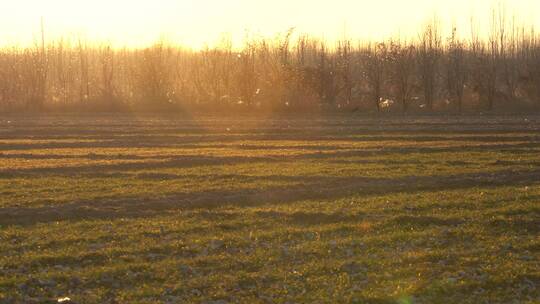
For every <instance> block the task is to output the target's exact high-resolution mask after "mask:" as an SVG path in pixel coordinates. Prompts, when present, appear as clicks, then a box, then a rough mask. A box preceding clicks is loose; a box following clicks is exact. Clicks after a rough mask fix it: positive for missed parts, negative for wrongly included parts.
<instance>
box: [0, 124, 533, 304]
mask: <svg viewBox="0 0 540 304" xmlns="http://www.w3.org/2000/svg"><path fill="white" fill-rule="evenodd" d="M64 297H69V298H70V299H71V302H72V303H207V304H210V303H214V304H218V303H220V304H224V303H399V304H406V303H411V304H412V303H540V116H528V117H525V116H463V117H460V116H452V117H442V118H438V117H437V116H433V117H430V116H419V117H409V118H405V117H390V116H389V117H385V116H382V117H379V118H373V117H371V118H367V117H362V116H355V117H353V116H328V117H320V116H314V117H307V116H305V117H303V118H280V119H272V118H249V117H247V116H245V117H236V118H215V117H197V118H187V117H183V118H176V117H169V118H163V117H161V118H158V117H151V116H143V117H137V116H100V117H90V116H88V117H79V116H77V117H66V116H50V115H49V116H47V115H45V116H36V117H32V116H29V117H24V116H5V117H0V303H2V304H3V303H49V302H50V303H56V302H57V300H58V299H61V298H64Z"/></svg>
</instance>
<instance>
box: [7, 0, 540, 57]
mask: <svg viewBox="0 0 540 304" xmlns="http://www.w3.org/2000/svg"><path fill="white" fill-rule="evenodd" d="M500 6H503V7H504V9H505V11H506V12H507V14H508V18H512V17H513V16H515V17H516V19H518V20H519V22H520V23H525V24H531V25H538V24H539V21H538V20H540V18H538V17H540V16H539V15H540V13H538V12H539V11H540V2H538V1H537V0H513V1H502V2H501V1H499V0H476V1H470V0H454V1H446V0H411V1H401V0H379V1H359V0H334V1H309V0H296V1H285V0H274V1H252V0H198V1H193V0H161V1H149V0H115V1H110V0H94V1H82V0H50V1H42V0H21V1H5V3H3V4H2V5H1V6H0V10H1V13H0V45H14V44H16V45H27V44H29V43H32V42H33V41H36V40H37V37H39V35H40V20H41V18H43V19H44V24H45V31H46V34H47V38H48V39H50V40H55V39H58V38H60V37H69V36H76V37H84V38H85V39H88V40H90V41H107V42H110V43H113V44H114V45H119V46H124V45H128V46H145V45H148V44H150V43H152V42H155V41H156V40H158V39H162V38H166V39H167V40H169V41H171V42H174V43H178V44H182V45H185V46H188V47H192V48H200V47H202V46H204V45H206V44H212V43H215V42H217V41H218V40H219V39H220V37H222V36H223V35H227V36H229V37H230V39H231V40H232V41H233V43H235V44H239V43H240V42H241V41H243V40H244V39H245V37H246V36H250V37H253V36H265V37H266V36H273V35H276V34H279V33H283V32H286V31H287V30H289V29H290V28H295V32H296V33H305V34H309V35H311V36H317V37H319V38H325V39H330V40H332V39H337V38H340V37H342V36H343V35H346V36H348V37H351V38H354V39H356V38H358V39H384V38H387V37H390V36H397V35H399V36H401V37H416V35H417V34H418V32H419V30H420V28H421V26H422V24H424V23H425V22H426V21H427V20H429V19H430V18H432V17H433V16H437V18H438V19H439V20H440V22H441V23H442V24H443V25H445V28H446V29H449V28H451V25H452V24H455V25H456V26H457V27H458V29H459V31H460V32H461V33H462V34H463V35H468V33H469V32H470V27H471V25H470V21H471V17H473V18H474V22H475V24H476V26H477V27H478V28H479V29H480V31H483V30H484V31H485V30H486V29H487V28H488V27H489V22H490V21H489V20H490V15H491V12H492V10H493V9H495V8H498V7H500Z"/></svg>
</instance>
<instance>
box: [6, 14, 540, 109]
mask: <svg viewBox="0 0 540 304" xmlns="http://www.w3.org/2000/svg"><path fill="white" fill-rule="evenodd" d="M444 36H446V35H444ZM468 36H469V37H468V38H463V37H461V36H458V35H457V30H456V29H453V30H452V31H451V34H450V35H449V37H443V34H442V31H441V29H440V26H439V25H438V23H437V22H432V23H430V24H429V25H427V26H426V27H425V28H424V29H423V31H421V32H420V35H418V38H416V39H413V40H409V41H404V40H403V39H393V40H387V41H383V42H379V43H375V42H355V41H353V40H351V39H348V40H347V39H345V40H341V41H339V42H337V43H335V44H333V43H332V44H330V43H326V42H322V41H320V40H317V39H313V38H310V37H307V36H300V37H296V36H295V38H293V36H292V33H291V32H289V33H287V34H285V35H282V36H281V37H278V38H274V39H264V38H261V39H251V40H249V41H247V42H246V43H245V44H244V46H243V47H242V48H241V49H235V48H233V46H232V44H231V43H230V42H227V41H225V42H223V43H222V44H220V45H219V46H217V47H213V48H207V49H204V50H201V51H192V50H186V49H183V48H180V47H175V46H172V45H169V44H167V43H163V42H162V43H157V44H155V45H154V46H152V47H148V48H145V49H128V48H125V49H115V48H112V47H111V46H110V45H95V44H92V45H90V44H89V43H87V42H85V41H80V40H79V41H77V40H60V41H54V42H46V41H45V39H44V40H43V41H41V42H39V43H36V45H35V47H30V48H17V47H11V48H4V49H1V50H0V111H3V112H17V111H20V112H26V111H45V110H67V111H89V110H91V111H125V110H143V111H148V110H152V111H154V110H161V111H162V110H167V111H169V110H182V109H184V110H195V111H201V112H216V111H224V110H227V111H230V112H232V113H234V112H242V111H250V110H259V111H265V110H268V111H283V112H287V111H290V112H308V111H349V112H375V111H378V112H382V111H385V112H409V113H411V112H413V113H414V112H432V111H433V112H462V111H466V112H480V111H491V110H496V111H499V112H500V111H503V112H504V111H531V110H538V109H540V36H539V35H538V34H537V33H536V32H535V31H534V29H533V28H526V27H525V26H518V25H516V23H515V22H514V21H511V20H508V18H506V17H505V16H504V15H503V14H499V13H494V15H493V22H492V25H491V29H490V34H489V35H488V36H487V37H486V38H485V39H482V38H480V35H479V34H478V31H477V30H475V29H474V28H473V29H472V31H471V35H468Z"/></svg>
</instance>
